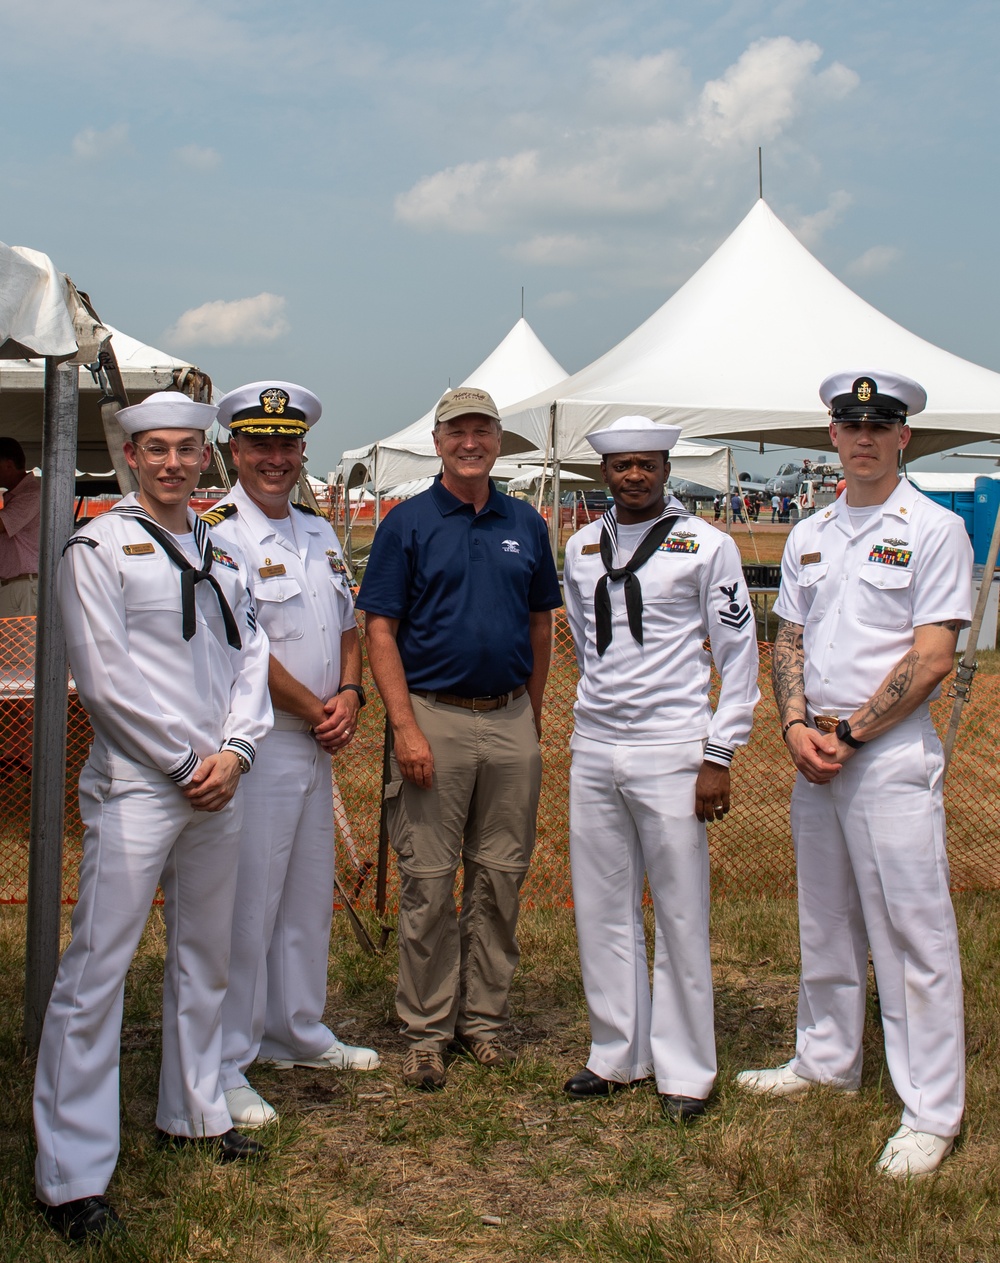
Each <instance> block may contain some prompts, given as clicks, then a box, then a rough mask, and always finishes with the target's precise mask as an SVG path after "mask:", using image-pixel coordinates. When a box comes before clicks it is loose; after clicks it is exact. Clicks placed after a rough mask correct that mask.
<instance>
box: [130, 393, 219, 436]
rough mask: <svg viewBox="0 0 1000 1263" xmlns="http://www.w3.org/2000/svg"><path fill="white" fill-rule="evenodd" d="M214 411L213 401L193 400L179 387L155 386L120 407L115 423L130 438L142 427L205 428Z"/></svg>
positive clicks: (160, 428) (159, 428) (142, 428)
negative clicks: (156, 388)
mask: <svg viewBox="0 0 1000 1263" xmlns="http://www.w3.org/2000/svg"><path fill="white" fill-rule="evenodd" d="M215 413H216V408H215V405H214V404H210V403H195V401H194V400H193V399H189V398H188V396H187V395H183V394H181V392H180V391H179V390H157V391H154V393H153V394H151V395H147V396H146V398H145V399H143V401H142V402H141V403H134V404H131V405H130V406H129V407H128V408H121V409H119V411H118V424H119V425H120V426H121V428H122V429H123V430H124V431H125V433H126V434H127V435H128V436H129V438H131V437H132V435H133V434H141V433H142V432H143V430H207V429H208V428H209V426H210V425H211V424H212V422H213V421H214V420H215Z"/></svg>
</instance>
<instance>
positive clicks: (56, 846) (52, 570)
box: [23, 358, 80, 1053]
mask: <svg viewBox="0 0 1000 1263" xmlns="http://www.w3.org/2000/svg"><path fill="white" fill-rule="evenodd" d="M79 372H80V370H79V367H78V365H76V364H75V363H72V362H70V363H62V364H60V363H58V362H57V361H56V360H54V359H51V358H47V359H46V361H45V413H44V419H43V422H42V475H43V476H42V504H41V523H40V526H41V533H40V541H39V557H38V571H39V580H38V615H37V619H36V623H35V714H34V723H33V732H32V766H33V769H34V771H33V774H32V778H31V826H30V835H29V842H28V919H27V942H26V962H25V973H24V1031H23V1039H24V1046H25V1048H26V1050H27V1051H28V1052H29V1053H34V1052H36V1051H37V1049H38V1041H39V1039H40V1038H41V1034H42V1019H43V1018H44V1016H45V1009H46V1006H47V1005H48V1002H49V994H50V993H51V991H52V984H53V982H54V981H55V976H56V969H57V968H58V965H59V919H60V918H59V911H60V904H61V901H62V849H63V828H64V824H65V809H66V707H67V703H68V678H69V668H68V664H67V658H66V640H65V637H64V635H63V630H62V623H61V621H60V619H59V610H58V604H57V601H56V568H57V565H58V562H59V557H60V554H61V552H62V547H63V544H64V543H65V541H66V538H67V536H69V534H70V533H71V532H72V530H73V491H74V486H75V484H74V477H73V475H74V470H75V468H76V437H77V427H78V423H79V398H80V394H79V392H80V377H79Z"/></svg>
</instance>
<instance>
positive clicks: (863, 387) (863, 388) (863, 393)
mask: <svg viewBox="0 0 1000 1263" xmlns="http://www.w3.org/2000/svg"><path fill="white" fill-rule="evenodd" d="M871 397H872V384H871V382H870V381H869V380H868V379H867V378H866V377H862V379H861V381H859V382H858V403H867V402H868V401H869V399H871Z"/></svg>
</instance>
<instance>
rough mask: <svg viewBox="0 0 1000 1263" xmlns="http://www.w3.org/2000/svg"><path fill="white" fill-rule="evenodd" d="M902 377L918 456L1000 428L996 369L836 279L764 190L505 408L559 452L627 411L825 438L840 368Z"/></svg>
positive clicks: (757, 438) (705, 430)
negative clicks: (613, 337)
mask: <svg viewBox="0 0 1000 1263" xmlns="http://www.w3.org/2000/svg"><path fill="white" fill-rule="evenodd" d="M853 368H857V369H858V371H859V372H860V371H871V372H875V371H876V370H877V369H879V368H881V369H885V370H891V371H894V372H901V373H905V374H907V375H908V376H910V377H913V378H915V379H916V380H917V381H919V382H920V383H921V385H923V386H924V388H925V389H926V391H927V396H928V403H927V410H926V412H924V413H922V414H921V415H920V416H919V417H918V418H916V420H915V422H914V427H913V439H912V440H911V442H910V446H909V448H908V449H907V455H908V456H909V457H910V458H911V459H912V458H915V457H917V456H922V455H926V454H928V453H930V452H936V451H941V450H943V449H944V448H947V447H956V446H958V445H960V444H962V443H967V442H970V441H971V440H974V439H978V438H981V437H983V436H984V435H995V434H1000V374H998V373H994V372H992V371H991V370H990V369H987V368H982V367H980V366H979V365H976V364H971V363H969V361H968V360H963V359H960V358H959V357H958V356H957V355H952V354H950V353H949V352H948V351H943V350H942V349H941V348H940V347H936V346H934V345H933V344H932V343H930V342H925V341H924V340H923V339H922V338H918V337H917V336H916V335H915V334H913V333H910V332H909V331H908V330H906V329H904V328H903V327H902V326H901V325H898V324H896V323H895V322H894V321H892V320H890V319H889V318H888V317H887V316H884V315H882V313H881V312H879V311H877V310H876V309H875V308H874V307H872V306H870V305H869V304H868V303H866V302H865V301H864V300H863V299H861V298H859V297H858V296H857V294H855V293H854V292H853V291H852V290H850V289H848V288H847V286H846V285H844V284H843V283H842V282H841V281H838V280H837V278H836V277H835V276H833V274H832V273H830V272H828V271H827V269H826V268H825V267H823V265H822V264H821V263H820V262H819V261H818V260H817V259H815V258H813V256H812V255H811V254H810V253H809V251H808V250H807V249H806V248H805V246H803V245H802V244H801V243H800V242H799V241H798V240H797V239H796V238H795V237H794V236H793V234H792V233H791V232H790V231H789V230H788V229H787V228H786V227H785V225H784V224H783V223H782V222H781V220H780V219H778V218H777V216H776V215H775V214H774V213H773V212H772V211H771V209H770V207H769V206H768V205H767V204H766V202H764V201H763V200H760V201H758V202H757V203H756V205H755V206H754V208H753V209H752V210H751V211H750V213H749V214H748V215H747V216H746V218H745V219H744V220H743V222H742V223H741V224H740V225H739V226H738V227H737V228H736V230H735V231H734V232H733V233H732V235H731V236H730V237H728V238H727V239H726V240H725V241H724V242H723V243H722V245H721V246H720V247H719V248H718V250H716V252H715V253H714V254H713V255H712V256H711V258H710V259H708V261H707V262H706V263H704V264H703V265H702V266H701V267H700V268H699V269H698V271H697V272H696V273H695V274H694V276H692V277H691V279H690V280H689V281H687V282H686V284H684V285H683V286H682V287H681V288H680V289H679V290H678V291H677V292H676V293H675V294H674V295H673V297H672V298H670V299H669V300H668V301H667V302H666V303H664V304H663V306H662V307H660V309H659V310H658V311H656V312H654V313H653V315H652V316H650V317H649V319H648V320H647V321H646V322H645V323H644V324H642V325H640V326H639V328H638V329H636V330H635V331H634V332H633V333H631V334H630V335H629V336H628V337H627V338H625V339H624V341H622V342H619V343H618V345H617V346H615V347H613V348H612V349H611V350H610V351H608V352H607V353H606V354H605V355H602V356H601V357H600V359H597V360H595V361H594V362H593V363H592V364H589V365H588V366H587V367H586V368H583V369H581V370H580V372H578V373H575V374H574V375H573V376H572V377H570V378H568V379H567V380H566V381H564V382H560V383H558V384H557V385H556V386H555V387H549V388H547V389H544V390H542V391H540V392H538V393H537V394H536V395H534V396H533V397H532V398H525V399H524V400H523V401H521V402H520V403H517V404H514V405H512V406H510V407H508V408H502V409H501V412H502V413H503V421H504V430H505V431H506V432H507V434H508V435H514V434H516V435H520V436H522V437H523V440H524V441H525V443H527V444H529V445H530V446H531V447H540V448H543V449H546V450H548V452H549V453H550V456H551V458H553V459H554V460H555V461H557V462H561V463H566V464H571V463H573V462H576V461H579V460H581V459H583V460H586V459H587V458H588V454H589V453H590V445H589V444H588V443H587V442H586V439H585V435H586V434H588V433H589V432H590V431H591V430H596V429H599V428H600V427H601V426H603V425H606V424H608V423H609V422H610V421H613V420H614V419H615V418H616V417H619V416H624V415H627V414H629V413H633V412H635V413H642V414H644V415H646V416H649V417H652V418H653V420H655V421H661V422H667V423H671V424H674V425H679V426H681V428H682V430H683V432H684V437H685V439H691V438H700V437H706V438H708V437H711V438H713V439H722V440H733V439H743V440H747V441H752V442H768V443H782V444H787V445H789V446H792V447H817V448H818V447H824V446H825V447H829V446H830V444H829V436H828V434H827V423H828V421H829V417H828V416H827V413H826V410H825V408H824V407H823V405H822V403H821V402H820V399H819V394H818V387H819V384H820V382H821V381H822V380H823V378H824V377H826V376H828V374H830V373H832V372H836V371H838V370H841V369H853Z"/></svg>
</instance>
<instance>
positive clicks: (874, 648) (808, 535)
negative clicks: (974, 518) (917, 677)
mask: <svg viewBox="0 0 1000 1263" xmlns="http://www.w3.org/2000/svg"><path fill="white" fill-rule="evenodd" d="M846 501H847V497H846V495H842V496H841V497H840V498H839V499H838V500H837V501H836V503H835V504H833V505H831V506H830V508H828V509H826V510H825V511H823V512H822V513H817V514H814V515H813V516H812V517H809V518H806V519H805V520H804V521H802V522H799V523H798V524H797V525H796V526H795V527H794V528H793V529H792V531H791V532H790V534H789V536H788V542H787V543H786V545H785V553H784V557H783V558H782V562H781V591H780V592H779V594H778V599H777V600H776V601H775V603H774V612H775V613H776V614H777V615H778V617H779V618H783V619H785V620H786V621H788V622H790V623H796V624H798V625H799V626H801V627H802V628H804V633H803V644H804V649H805V689H806V699H807V701H808V706H809V710H810V713H811V714H814V715H815V714H834V715H839V716H840V717H841V718H844V717H845V716H848V715H850V714H851V713H852V712H853V711H855V710H857V709H858V707H859V706H862V705H863V704H864V703H865V702H867V701H868V700H869V698H871V697H873V696H874V694H875V692H876V691H877V689H878V687H879V685H880V684H881V683H882V681H883V680H884V679H885V677H886V676H887V675H888V674H889V672H890V671H891V669H892V668H893V667H894V666H895V665H896V663H897V662H899V660H900V659H901V658H902V657H903V655H904V654H905V653H906V652H907V651H908V650H909V649H910V648H912V646H913V629H914V627H921V626H923V625H925V624H927V623H938V622H944V621H945V620H948V621H957V622H962V623H964V624H968V623H969V621H970V619H971V615H972V546H971V544H970V543H969V537H968V535H967V533H966V530H965V526H964V525H963V523H962V520H961V518H959V517H958V516H957V515H956V514H954V513H951V512H950V511H949V510H948V509H945V508H942V507H941V506H940V505H938V504H935V503H934V501H932V500H928V499H927V497H926V496H924V495H921V493H920V492H919V491H917V489H916V488H915V487H914V486H913V485H912V484H911V483H908V482H907V481H906V480H905V479H901V480H900V482H899V484H898V485H897V487H896V489H895V490H894V491H893V493H892V495H891V496H890V497H889V498H888V500H886V502H885V503H884V504H883V505H882V506H881V510H880V511H878V510H877V511H876V512H875V513H874V514H872V515H871V516H869V517H868V518H866V519H865V521H864V523H863V524H862V525H860V526H859V527H857V528H855V526H854V525H853V524H852V522H851V517H850V513H849V511H848V507H847V503H846ZM938 691H939V690H936V691H935V693H934V694H933V695H932V696H937V692H938Z"/></svg>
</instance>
